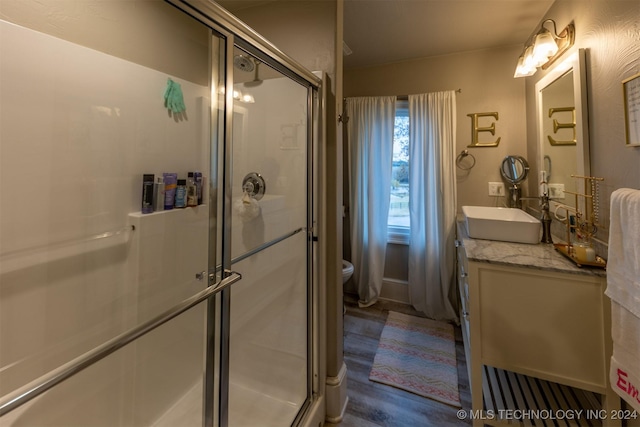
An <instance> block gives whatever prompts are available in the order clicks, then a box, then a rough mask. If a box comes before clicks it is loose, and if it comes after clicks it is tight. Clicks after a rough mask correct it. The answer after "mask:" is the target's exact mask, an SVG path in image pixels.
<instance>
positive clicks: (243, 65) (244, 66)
mask: <svg viewBox="0 0 640 427" xmlns="http://www.w3.org/2000/svg"><path fill="white" fill-rule="evenodd" d="M233 66H234V67H236V68H237V69H238V70H242V71H247V72H251V71H253V69H254V68H255V65H254V64H253V61H252V60H251V59H250V58H247V57H246V56H243V55H236V56H235V57H234V58H233Z"/></svg>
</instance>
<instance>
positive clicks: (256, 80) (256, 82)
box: [243, 59, 262, 87]
mask: <svg viewBox="0 0 640 427" xmlns="http://www.w3.org/2000/svg"><path fill="white" fill-rule="evenodd" d="M254 62H255V64H256V69H255V71H254V73H253V80H252V81H250V82H244V83H243V84H244V86H245V87H254V86H258V85H261V84H262V80H260V78H259V77H258V67H259V66H260V61H258V60H257V59H254Z"/></svg>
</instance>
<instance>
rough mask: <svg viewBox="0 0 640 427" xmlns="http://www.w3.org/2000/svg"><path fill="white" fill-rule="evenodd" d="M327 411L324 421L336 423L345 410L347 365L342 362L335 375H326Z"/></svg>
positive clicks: (346, 400) (346, 401)
mask: <svg viewBox="0 0 640 427" xmlns="http://www.w3.org/2000/svg"><path fill="white" fill-rule="evenodd" d="M325 396H326V401H327V402H326V403H327V413H326V416H325V421H327V422H329V423H332V424H338V423H340V422H341V421H342V418H343V417H344V413H345V411H346V410H347V403H348V402H349V398H348V397H347V365H346V364H344V362H343V363H342V367H341V368H340V372H338V376H336V377H327V381H326V389H325Z"/></svg>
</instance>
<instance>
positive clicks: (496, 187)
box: [489, 182, 504, 196]
mask: <svg viewBox="0 0 640 427" xmlns="http://www.w3.org/2000/svg"><path fill="white" fill-rule="evenodd" d="M489 195H490V196H504V183H503V182H490V183H489Z"/></svg>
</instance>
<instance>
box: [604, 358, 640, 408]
mask: <svg viewBox="0 0 640 427" xmlns="http://www.w3.org/2000/svg"><path fill="white" fill-rule="evenodd" d="M609 381H610V382H611V388H612V389H613V391H615V392H616V393H617V394H618V396H620V397H621V398H623V399H624V400H625V401H626V402H627V403H628V404H629V405H631V406H632V407H633V408H634V409H636V410H637V411H640V377H638V376H637V375H635V374H634V373H632V372H630V371H629V369H627V368H626V367H625V366H622V365H621V364H620V363H619V362H618V360H617V359H616V358H615V356H614V357H612V358H611V371H610V372H609Z"/></svg>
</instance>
